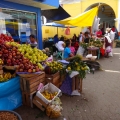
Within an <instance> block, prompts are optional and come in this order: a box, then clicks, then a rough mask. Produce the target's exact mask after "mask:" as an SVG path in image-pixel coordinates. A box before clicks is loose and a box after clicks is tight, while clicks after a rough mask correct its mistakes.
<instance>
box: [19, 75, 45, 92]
mask: <svg viewBox="0 0 120 120" xmlns="http://www.w3.org/2000/svg"><path fill="white" fill-rule="evenodd" d="M40 83H44V84H45V73H41V74H39V75H35V76H34V77H28V78H22V77H21V79H20V86H21V90H22V92H25V93H29V94H30V93H32V92H34V91H36V90H37V88H38V86H39V84H40Z"/></svg>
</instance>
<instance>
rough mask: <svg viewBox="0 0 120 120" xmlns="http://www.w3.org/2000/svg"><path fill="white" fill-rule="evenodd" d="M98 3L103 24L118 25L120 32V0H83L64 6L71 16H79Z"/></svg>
mask: <svg viewBox="0 0 120 120" xmlns="http://www.w3.org/2000/svg"><path fill="white" fill-rule="evenodd" d="M98 5H100V7H99V11H98V17H100V18H101V20H100V23H101V25H103V24H104V25H105V27H112V26H116V28H118V31H119V32H120V0H81V1H80V2H77V3H71V4H63V8H64V9H65V10H66V11H67V12H68V13H69V14H70V15H71V16H77V15H78V14H81V13H83V12H84V11H86V10H89V9H91V8H93V7H95V6H98Z"/></svg>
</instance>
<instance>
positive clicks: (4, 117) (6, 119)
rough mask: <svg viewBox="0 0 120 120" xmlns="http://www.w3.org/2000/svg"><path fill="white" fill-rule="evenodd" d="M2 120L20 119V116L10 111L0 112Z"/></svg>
mask: <svg viewBox="0 0 120 120" xmlns="http://www.w3.org/2000/svg"><path fill="white" fill-rule="evenodd" d="M0 120H18V117H17V116H16V115H14V114H13V113H10V112H0Z"/></svg>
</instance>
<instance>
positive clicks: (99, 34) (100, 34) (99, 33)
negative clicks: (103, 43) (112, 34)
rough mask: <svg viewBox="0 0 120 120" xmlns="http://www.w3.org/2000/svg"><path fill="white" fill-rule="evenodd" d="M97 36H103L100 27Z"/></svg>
mask: <svg viewBox="0 0 120 120" xmlns="http://www.w3.org/2000/svg"><path fill="white" fill-rule="evenodd" d="M96 36H97V37H98V38H101V37H102V31H101V30H100V29H98V31H97V32H96Z"/></svg>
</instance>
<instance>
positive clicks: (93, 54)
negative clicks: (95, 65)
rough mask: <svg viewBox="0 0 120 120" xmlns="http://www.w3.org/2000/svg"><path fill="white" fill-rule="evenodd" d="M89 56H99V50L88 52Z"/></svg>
mask: <svg viewBox="0 0 120 120" xmlns="http://www.w3.org/2000/svg"><path fill="white" fill-rule="evenodd" d="M88 54H92V56H97V50H88Z"/></svg>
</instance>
